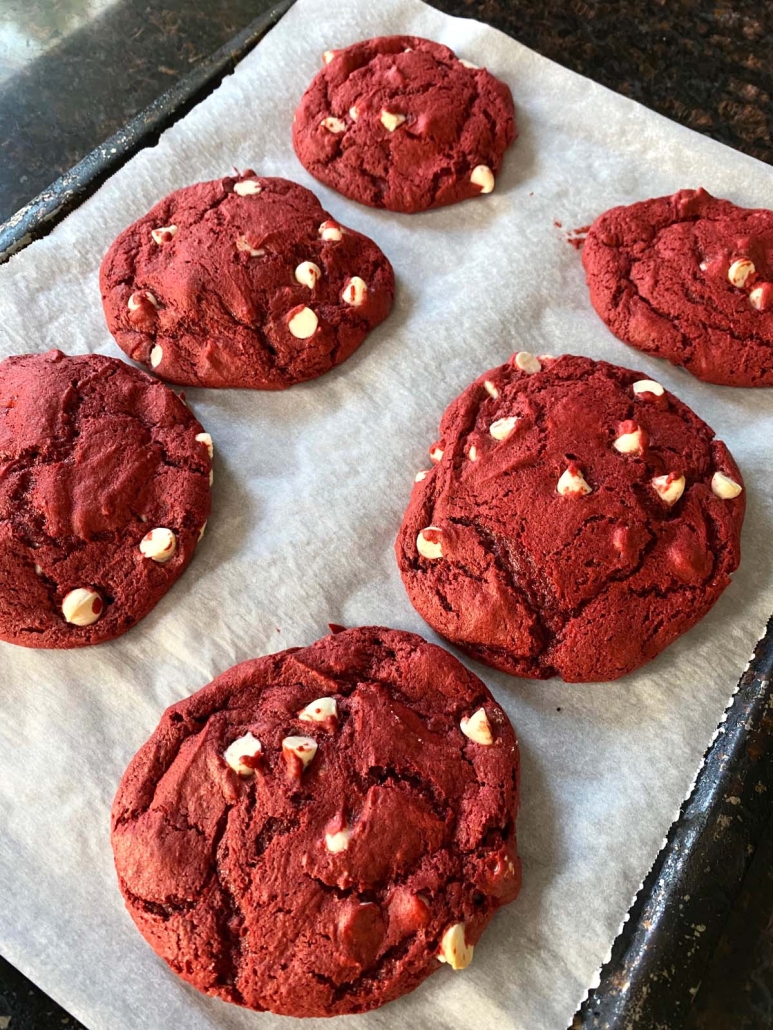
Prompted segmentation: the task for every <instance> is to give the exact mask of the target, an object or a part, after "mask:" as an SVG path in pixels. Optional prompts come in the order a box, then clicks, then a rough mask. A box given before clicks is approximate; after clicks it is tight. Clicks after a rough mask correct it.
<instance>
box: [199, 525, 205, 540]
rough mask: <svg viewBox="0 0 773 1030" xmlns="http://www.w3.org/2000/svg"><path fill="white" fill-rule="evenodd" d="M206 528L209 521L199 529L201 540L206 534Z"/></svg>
mask: <svg viewBox="0 0 773 1030" xmlns="http://www.w3.org/2000/svg"><path fill="white" fill-rule="evenodd" d="M206 528H207V523H206V522H205V523H204V525H203V526H202V527H201V529H200V530H199V540H201V538H202V537H203V536H204V530H205V529H206Z"/></svg>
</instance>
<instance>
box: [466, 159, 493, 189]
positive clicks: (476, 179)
mask: <svg viewBox="0 0 773 1030" xmlns="http://www.w3.org/2000/svg"><path fill="white" fill-rule="evenodd" d="M470 182H471V183H472V184H473V186H480V191H481V193H491V191H492V190H493V189H494V173H493V172H492V171H491V169H490V168H489V166H488V165H476V166H475V168H473V170H472V174H471V175H470Z"/></svg>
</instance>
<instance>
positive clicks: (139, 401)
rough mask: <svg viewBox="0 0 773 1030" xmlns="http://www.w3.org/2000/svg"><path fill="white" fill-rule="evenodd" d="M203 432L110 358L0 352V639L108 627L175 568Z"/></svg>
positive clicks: (129, 622) (193, 531) (152, 598)
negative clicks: (7, 355) (0, 358)
mask: <svg viewBox="0 0 773 1030" xmlns="http://www.w3.org/2000/svg"><path fill="white" fill-rule="evenodd" d="M211 448H212V440H211V438H210V436H209V434H207V433H204V432H203V430H202V427H201V425H200V424H199V423H198V422H197V421H196V419H195V418H194V417H193V415H192V414H191V412H190V411H189V410H188V408H187V407H186V406H185V404H184V403H183V402H182V401H181V400H180V398H179V397H177V396H176V395H175V394H174V393H172V391H171V390H170V389H169V388H168V387H166V386H164V384H163V383H160V382H158V380H157V379H153V378H152V377H151V376H149V375H146V374H145V373H144V372H141V371H139V369H136V368H132V367H131V366H130V365H127V364H125V363H124V362H123V361H118V360H117V359H115V358H106V357H102V356H101V355H98V354H90V355H81V356H78V357H74V358H68V357H65V355H64V354H62V353H61V351H49V352H48V353H47V354H33V355H26V356H24V357H14V358H6V360H5V361H3V362H2V363H0V640H7V641H10V642H11V643H13V644H23V645H24V646H26V647H83V646H84V645H85V644H98V643H100V642H101V641H103V640H110V639H111V638H112V637H117V636H119V634H121V633H124V632H125V631H126V630H127V629H129V628H130V627H132V626H133V625H134V624H135V623H136V622H138V621H139V620H140V619H141V618H143V616H145V615H147V614H148V612H149V611H150V610H151V608H153V606H154V605H155V604H156V602H157V601H158V600H159V599H160V598H161V597H163V595H164V594H165V593H166V592H167V590H168V589H169V587H170V586H172V584H173V583H174V582H175V581H176V580H177V579H179V577H180V576H181V575H182V573H183V572H184V571H185V568H186V566H187V565H188V562H189V561H190V560H191V558H192V557H193V552H194V551H195V549H196V544H197V542H198V540H199V537H200V535H201V532H202V531H203V528H204V524H205V522H206V519H207V516H208V515H209V478H210V471H211V455H210V452H211Z"/></svg>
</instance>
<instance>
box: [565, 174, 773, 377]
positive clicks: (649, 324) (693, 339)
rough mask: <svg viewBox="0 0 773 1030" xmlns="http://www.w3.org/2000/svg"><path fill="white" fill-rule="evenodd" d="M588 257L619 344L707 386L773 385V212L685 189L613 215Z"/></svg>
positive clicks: (599, 301)
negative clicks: (680, 368)
mask: <svg viewBox="0 0 773 1030" xmlns="http://www.w3.org/2000/svg"><path fill="white" fill-rule="evenodd" d="M582 254H583V256H582V260H583V264H584V266H585V271H586V274H587V277H588V287H589V289H590V296H591V301H592V303H593V306H594V308H595V309H596V311H597V312H598V313H599V315H600V316H601V318H602V319H603V320H604V321H605V322H606V324H607V325H608V326H609V328H610V329H611V330H612V332H613V333H614V334H615V335H616V336H619V337H620V339H621V340H624V341H625V342H626V343H630V344H632V345H633V346H634V347H638V348H639V350H643V351H646V352H647V353H648V354H654V355H656V356H657V357H660V358H666V359H667V360H668V361H671V362H672V363H673V364H674V365H682V366H683V367H684V368H686V369H687V370H688V371H689V372H692V374H693V375H694V376H697V377H698V379H703V380H705V381H706V382H708V383H721V384H723V385H725V386H773V211H767V210H764V209H760V210H754V209H750V208H743V207H736V206H735V204H731V203H730V201H729V200H717V199H716V198H714V197H712V196H711V195H710V194H708V193H707V192H706V191H705V190H703V189H700V190H680V191H679V193H675V194H674V195H673V196H672V197H659V198H658V199H657V200H645V201H643V202H642V203H640V204H631V206H630V207H615V208H612V210H611V211H606V212H605V213H604V214H603V215H601V216H600V217H599V218H597V219H596V221H595V222H594V223H593V225H592V226H591V229H590V232H589V233H588V237H587V239H586V241H585V244H584V246H583V252H582Z"/></svg>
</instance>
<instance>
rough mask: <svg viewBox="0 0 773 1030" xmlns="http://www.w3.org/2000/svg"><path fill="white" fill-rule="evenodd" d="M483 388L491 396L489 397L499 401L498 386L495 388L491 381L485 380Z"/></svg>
mask: <svg viewBox="0 0 773 1030" xmlns="http://www.w3.org/2000/svg"><path fill="white" fill-rule="evenodd" d="M483 387H484V389H485V391H486V393H487V394H488V395H489V397H493V398H494V400H496V399H497V397H498V396H499V390H497V388H496V386H494V384H493V383H492V382H491V380H490V379H485V380H484V381H483Z"/></svg>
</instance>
